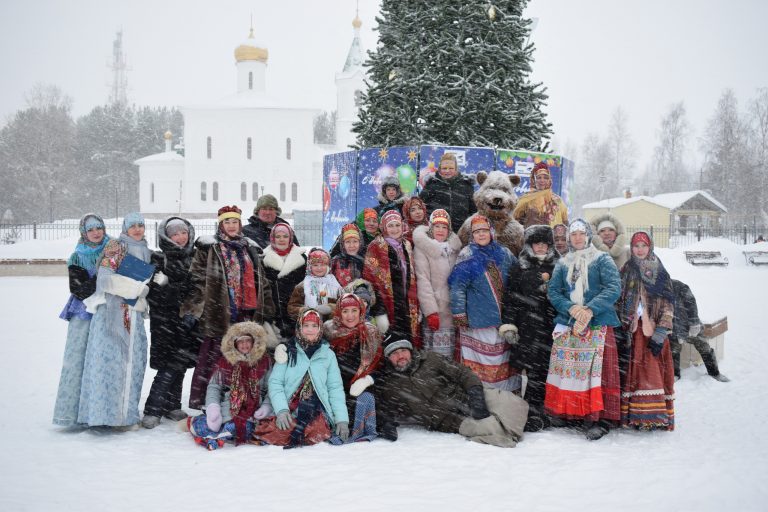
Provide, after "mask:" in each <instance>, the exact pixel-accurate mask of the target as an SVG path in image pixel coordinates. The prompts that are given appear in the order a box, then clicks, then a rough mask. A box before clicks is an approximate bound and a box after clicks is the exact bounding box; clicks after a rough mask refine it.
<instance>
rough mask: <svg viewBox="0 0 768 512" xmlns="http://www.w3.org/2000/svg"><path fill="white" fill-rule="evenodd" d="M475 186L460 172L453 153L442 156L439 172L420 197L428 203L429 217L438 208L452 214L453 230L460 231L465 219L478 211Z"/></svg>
mask: <svg viewBox="0 0 768 512" xmlns="http://www.w3.org/2000/svg"><path fill="white" fill-rule="evenodd" d="M474 193H475V187H474V185H473V184H472V179H471V178H469V177H467V176H465V175H463V174H460V173H459V172H458V163H457V161H456V156H455V155H454V154H453V153H445V154H443V156H442V158H440V164H439V169H438V172H437V174H435V175H434V176H433V177H432V178H431V179H430V180H429V181H428V182H427V184H426V185H425V186H424V190H422V192H421V194H420V195H419V197H421V200H422V201H424V204H425V205H427V217H429V215H431V214H432V212H433V211H435V210H437V209H438V208H442V209H443V210H446V211H447V212H448V214H449V215H450V216H451V231H453V232H454V233H458V232H459V228H461V226H462V224H464V221H465V220H466V219H467V218H468V217H469V216H470V215H472V214H473V213H475V212H477V206H476V205H475V201H474V199H473V194H474Z"/></svg>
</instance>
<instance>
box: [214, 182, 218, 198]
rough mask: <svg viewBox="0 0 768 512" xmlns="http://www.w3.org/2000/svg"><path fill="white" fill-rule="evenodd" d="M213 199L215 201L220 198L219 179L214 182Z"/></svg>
mask: <svg viewBox="0 0 768 512" xmlns="http://www.w3.org/2000/svg"><path fill="white" fill-rule="evenodd" d="M213 200H214V201H218V200H219V182H218V181H214V182H213Z"/></svg>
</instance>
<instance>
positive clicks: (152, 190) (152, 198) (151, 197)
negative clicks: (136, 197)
mask: <svg viewBox="0 0 768 512" xmlns="http://www.w3.org/2000/svg"><path fill="white" fill-rule="evenodd" d="M149 202H150V203H154V202H155V184H154V183H150V184H149Z"/></svg>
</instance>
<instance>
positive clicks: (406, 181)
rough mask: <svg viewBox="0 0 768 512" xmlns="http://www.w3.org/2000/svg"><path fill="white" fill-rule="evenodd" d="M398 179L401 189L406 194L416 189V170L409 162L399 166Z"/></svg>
mask: <svg viewBox="0 0 768 512" xmlns="http://www.w3.org/2000/svg"><path fill="white" fill-rule="evenodd" d="M397 179H398V180H400V190H402V191H403V194H404V195H406V196H407V195H410V194H412V193H413V191H414V190H416V171H415V170H414V168H413V167H411V166H410V165H408V164H403V165H401V166H400V167H398V168H397Z"/></svg>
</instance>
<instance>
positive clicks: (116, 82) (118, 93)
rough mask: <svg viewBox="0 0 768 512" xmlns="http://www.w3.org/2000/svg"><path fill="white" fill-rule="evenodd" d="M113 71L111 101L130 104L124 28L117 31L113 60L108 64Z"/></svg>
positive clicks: (110, 91)
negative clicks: (124, 49)
mask: <svg viewBox="0 0 768 512" xmlns="http://www.w3.org/2000/svg"><path fill="white" fill-rule="evenodd" d="M108 67H109V69H110V70H111V71H112V83H111V84H109V103H110V104H116V103H119V104H121V105H127V104H128V74H127V72H128V66H127V65H126V60H125V53H124V52H123V30H122V29H120V30H118V31H117V35H116V36H115V40H114V41H113V42H112V62H111V63H110V64H108Z"/></svg>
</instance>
